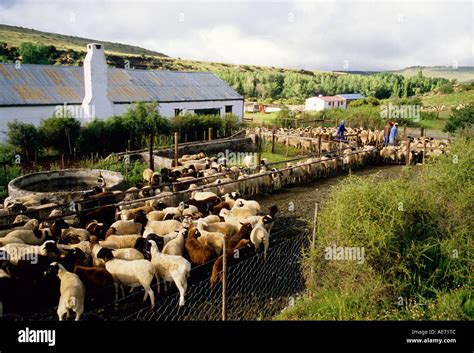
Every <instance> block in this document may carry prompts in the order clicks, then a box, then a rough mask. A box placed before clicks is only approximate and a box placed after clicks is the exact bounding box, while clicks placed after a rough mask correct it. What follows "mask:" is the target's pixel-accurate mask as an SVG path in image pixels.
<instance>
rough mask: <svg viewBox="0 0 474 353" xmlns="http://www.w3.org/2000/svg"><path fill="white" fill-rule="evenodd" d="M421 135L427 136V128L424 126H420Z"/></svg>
mask: <svg viewBox="0 0 474 353" xmlns="http://www.w3.org/2000/svg"><path fill="white" fill-rule="evenodd" d="M420 136H421V137H423V136H425V128H424V127H423V126H422V127H421V128H420Z"/></svg>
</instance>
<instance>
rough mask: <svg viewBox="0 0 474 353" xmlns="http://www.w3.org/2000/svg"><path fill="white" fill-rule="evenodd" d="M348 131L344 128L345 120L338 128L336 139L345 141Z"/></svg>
mask: <svg viewBox="0 0 474 353" xmlns="http://www.w3.org/2000/svg"><path fill="white" fill-rule="evenodd" d="M346 131H347V129H346V127H345V126H344V120H343V121H341V124H339V126H338V127H337V131H336V137H337V139H338V140H344V133H345V132H346Z"/></svg>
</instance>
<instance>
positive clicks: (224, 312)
mask: <svg viewBox="0 0 474 353" xmlns="http://www.w3.org/2000/svg"><path fill="white" fill-rule="evenodd" d="M222 254H223V255H224V256H223V257H222V321H226V320H227V239H224V243H223V247H222Z"/></svg>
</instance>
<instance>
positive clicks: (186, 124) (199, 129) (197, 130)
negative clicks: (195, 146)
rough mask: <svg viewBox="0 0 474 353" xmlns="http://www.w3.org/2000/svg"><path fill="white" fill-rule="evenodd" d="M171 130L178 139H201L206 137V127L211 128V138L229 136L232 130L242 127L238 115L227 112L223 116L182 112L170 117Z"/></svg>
mask: <svg viewBox="0 0 474 353" xmlns="http://www.w3.org/2000/svg"><path fill="white" fill-rule="evenodd" d="M170 123H171V129H172V131H175V132H178V133H179V136H180V141H181V142H184V141H185V137H186V136H187V141H195V140H202V139H204V136H206V138H207V137H208V129H209V128H212V131H213V138H216V137H217V131H219V137H225V136H230V135H231V134H232V133H233V132H235V131H236V130H238V129H240V128H241V127H242V122H241V121H240V119H239V118H238V117H236V116H235V115H232V114H227V115H226V117H225V118H222V117H220V116H218V115H193V114H189V113H187V114H183V115H178V116H175V117H173V118H171V119H170Z"/></svg>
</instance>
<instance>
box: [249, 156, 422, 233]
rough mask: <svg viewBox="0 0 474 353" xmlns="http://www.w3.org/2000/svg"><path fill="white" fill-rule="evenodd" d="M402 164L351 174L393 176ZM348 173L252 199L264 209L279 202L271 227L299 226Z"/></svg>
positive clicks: (310, 217) (390, 177) (398, 172)
mask: <svg viewBox="0 0 474 353" xmlns="http://www.w3.org/2000/svg"><path fill="white" fill-rule="evenodd" d="M402 168H403V166H402V165H384V166H372V167H368V168H365V169H360V170H355V171H352V174H353V175H358V176H364V175H373V174H378V175H379V176H380V177H381V178H384V179H392V178H397V177H399V176H400V175H401V171H402ZM415 168H418V167H415ZM347 176H348V175H347V174H340V175H337V176H333V177H330V178H324V179H321V180H318V181H315V182H313V183H309V184H305V185H295V186H292V187H289V188H286V189H285V190H282V191H279V192H276V193H273V194H266V195H261V196H258V197H255V198H254V199H255V200H257V201H258V202H259V203H260V204H261V206H262V211H263V212H267V211H268V210H269V208H270V207H271V206H273V205H277V206H278V209H279V213H278V214H277V218H276V220H275V226H274V228H273V229H274V230H280V229H282V228H283V229H284V228H287V227H291V226H295V225H296V226H301V225H302V223H303V222H301V221H312V219H313V217H314V207H315V203H316V202H319V204H320V209H321V208H322V207H324V203H323V204H322V202H323V201H324V200H325V199H326V198H327V197H328V195H329V193H330V191H331V190H332V189H333V188H337V187H338V185H339V184H340V182H341V181H342V180H343V179H345V178H347ZM295 223H296V224H295Z"/></svg>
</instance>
